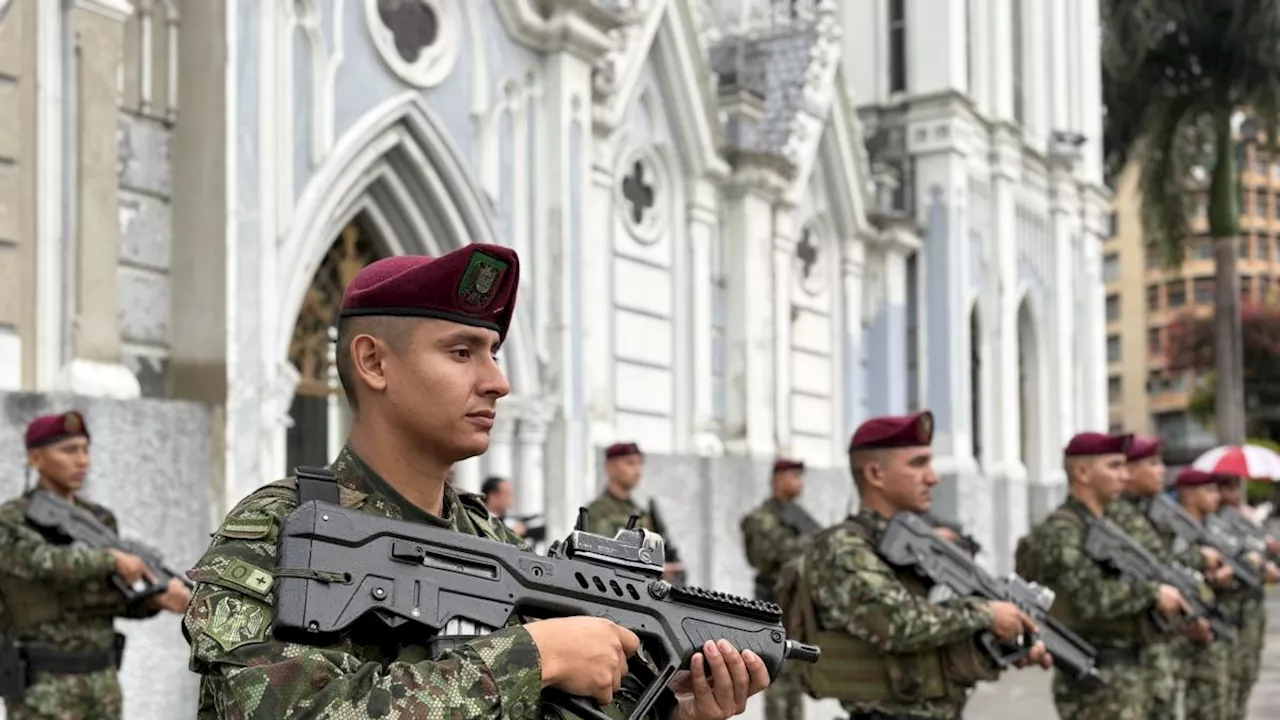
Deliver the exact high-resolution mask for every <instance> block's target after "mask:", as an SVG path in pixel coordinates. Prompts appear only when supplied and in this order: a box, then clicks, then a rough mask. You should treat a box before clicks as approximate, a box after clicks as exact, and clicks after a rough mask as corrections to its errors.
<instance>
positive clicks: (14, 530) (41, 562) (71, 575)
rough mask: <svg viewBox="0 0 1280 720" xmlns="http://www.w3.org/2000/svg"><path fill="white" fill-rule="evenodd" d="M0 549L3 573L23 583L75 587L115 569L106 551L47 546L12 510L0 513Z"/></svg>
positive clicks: (41, 537)
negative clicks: (3, 564)
mask: <svg viewBox="0 0 1280 720" xmlns="http://www.w3.org/2000/svg"><path fill="white" fill-rule="evenodd" d="M0 547H3V548H5V572H6V573H8V574H10V575H13V576H15V577H18V578H22V579H24V580H38V581H44V582H49V583H53V584H57V585H78V584H80V583H82V582H85V581H86V580H92V579H96V578H102V577H105V576H107V575H109V574H111V572H112V571H113V570H115V569H116V559H115V557H113V556H112V555H111V553H109V552H107V551H106V550H92V549H89V548H73V547H71V546H69V545H54V544H53V543H50V542H48V541H47V540H45V539H44V536H42V535H41V534H40V533H38V532H36V531H35V530H34V529H33V528H31V527H30V526H28V525H27V522H26V520H25V519H24V518H23V517H22V513H21V512H19V511H17V510H16V509H13V508H5V509H4V511H2V512H0Z"/></svg>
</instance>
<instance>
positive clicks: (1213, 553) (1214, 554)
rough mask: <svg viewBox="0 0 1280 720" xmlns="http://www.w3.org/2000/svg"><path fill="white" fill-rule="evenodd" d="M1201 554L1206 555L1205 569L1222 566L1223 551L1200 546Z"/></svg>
mask: <svg viewBox="0 0 1280 720" xmlns="http://www.w3.org/2000/svg"><path fill="white" fill-rule="evenodd" d="M1200 554H1201V555H1204V569H1205V570H1213V569H1215V568H1218V567H1221V566H1222V562H1223V560H1222V553H1220V552H1218V551H1217V550H1215V549H1213V548H1211V547H1202V548H1200Z"/></svg>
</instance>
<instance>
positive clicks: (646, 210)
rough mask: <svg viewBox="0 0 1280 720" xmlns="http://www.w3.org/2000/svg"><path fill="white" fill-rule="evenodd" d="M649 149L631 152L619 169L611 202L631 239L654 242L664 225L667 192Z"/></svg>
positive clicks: (658, 161) (646, 242) (658, 162)
mask: <svg viewBox="0 0 1280 720" xmlns="http://www.w3.org/2000/svg"><path fill="white" fill-rule="evenodd" d="M661 168H662V165H661V164H660V160H659V159H658V156H657V154H656V153H654V152H653V150H652V148H644V149H637V150H633V151H631V152H630V153H628V154H627V155H626V156H625V159H624V160H623V162H622V163H621V164H620V165H619V166H618V171H617V175H616V176H615V177H616V178H617V180H616V185H615V187H616V190H617V192H616V193H615V196H614V202H615V203H616V207H617V210H618V214H619V215H621V216H622V218H623V220H624V222H625V223H626V226H627V229H628V230H629V231H631V234H632V236H634V237H635V238H636V239H637V240H639V241H640V242H642V243H645V244H649V243H653V242H656V241H657V239H658V237H659V236H660V235H661V233H662V229H663V224H664V223H665V222H666V213H665V211H664V210H665V207H666V204H667V200H666V198H667V195H666V193H667V189H666V185H665V183H664V182H663V176H662V173H661V170H660V169H661Z"/></svg>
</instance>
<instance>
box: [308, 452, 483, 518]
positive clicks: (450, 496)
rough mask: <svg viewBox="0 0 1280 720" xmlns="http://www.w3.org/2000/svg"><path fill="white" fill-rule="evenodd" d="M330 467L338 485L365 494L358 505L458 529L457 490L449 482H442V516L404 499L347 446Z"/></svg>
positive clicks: (459, 513) (458, 507) (375, 510)
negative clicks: (361, 502)
mask: <svg viewBox="0 0 1280 720" xmlns="http://www.w3.org/2000/svg"><path fill="white" fill-rule="evenodd" d="M330 469H332V470H333V472H334V475H336V476H337V478H338V484H339V485H341V486H343V487H344V488H346V489H347V490H349V491H352V492H354V493H356V494H357V495H362V496H364V503H363V505H362V507H361V509H363V510H365V511H367V512H374V513H377V514H379V515H385V516H387V517H392V518H397V519H401V520H410V521H413V522H422V523H427V524H430V525H438V526H440V527H449V528H454V529H457V525H458V523H457V519H458V518H460V517H462V516H463V515H464V513H463V511H462V507H461V503H460V501H459V500H458V493H457V492H455V491H454V489H453V486H451V485H449V484H448V483H445V486H444V502H443V503H441V506H440V511H441V517H436V516H435V515H432V514H431V513H429V512H427V511H426V510H423V509H422V508H420V507H418V506H417V505H414V504H413V503H411V502H409V501H408V500H407V499H405V497H404V496H403V495H401V494H400V493H399V491H397V490H396V489H395V488H394V487H392V486H391V483H388V482H387V481H386V480H384V479H383V478H382V476H381V475H379V474H378V473H377V472H375V471H374V469H373V468H371V467H369V464H368V463H366V462H365V461H364V458H361V457H360V456H359V455H357V454H356V453H355V451H354V450H352V449H351V448H350V447H344V448H342V450H341V451H340V452H339V453H338V457H337V458H336V459H335V460H334V461H333V465H331V466H330ZM344 503H345V498H344Z"/></svg>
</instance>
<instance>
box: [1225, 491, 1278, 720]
mask: <svg viewBox="0 0 1280 720" xmlns="http://www.w3.org/2000/svg"><path fill="white" fill-rule="evenodd" d="M1216 477H1217V480H1218V487H1219V489H1220V497H1221V504H1222V506H1223V507H1232V508H1240V507H1241V506H1243V505H1244V481H1243V480H1242V479H1241V478H1238V477H1235V476H1233V475H1218V476H1216ZM1267 550H1268V552H1271V553H1276V552H1277V551H1280V542H1277V540H1276V538H1274V537H1270V536H1268V537H1267ZM1255 560H1256V561H1257V563H1256V564H1257V565H1258V566H1259V567H1261V568H1262V570H1263V572H1262V573H1260V574H1261V575H1262V576H1263V577H1264V578H1265V579H1266V581H1267V582H1268V583H1274V582H1276V581H1277V580H1280V572H1278V571H1277V569H1276V565H1275V563H1272V562H1268V561H1267V560H1266V559H1265V558H1255ZM1224 604H1226V605H1228V606H1229V607H1230V608H1231V609H1232V611H1233V612H1234V615H1235V617H1236V620H1237V623H1238V626H1239V629H1238V630H1237V633H1238V634H1237V636H1236V643H1235V645H1236V647H1235V652H1233V653H1232V654H1231V659H1230V662H1229V664H1228V670H1227V672H1228V676H1229V680H1228V682H1229V687H1228V691H1227V694H1228V707H1229V711H1228V713H1227V714H1226V715H1225V716H1224V717H1225V718H1226V720H1244V719H1245V718H1246V717H1247V716H1248V714H1249V696H1250V695H1251V694H1252V693H1253V686H1254V684H1255V683H1257V682H1258V673H1259V670H1260V667H1261V664H1262V648H1263V646H1264V645H1265V644H1266V639H1267V608H1266V602H1265V596H1264V593H1263V591H1261V590H1258V591H1253V592H1250V591H1247V590H1243V589H1241V590H1239V591H1237V592H1234V593H1231V594H1229V595H1228V596H1227V597H1225V598H1224Z"/></svg>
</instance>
